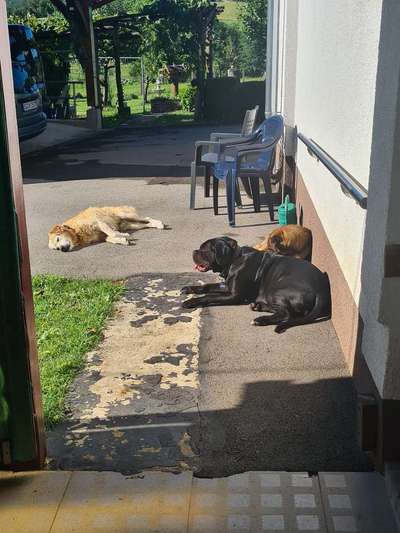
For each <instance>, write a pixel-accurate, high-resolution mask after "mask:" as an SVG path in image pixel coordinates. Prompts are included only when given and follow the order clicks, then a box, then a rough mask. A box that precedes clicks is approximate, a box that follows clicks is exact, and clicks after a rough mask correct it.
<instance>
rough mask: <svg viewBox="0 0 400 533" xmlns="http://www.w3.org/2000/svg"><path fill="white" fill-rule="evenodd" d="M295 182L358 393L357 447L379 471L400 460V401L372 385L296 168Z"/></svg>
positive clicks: (358, 333) (357, 331)
mask: <svg viewBox="0 0 400 533" xmlns="http://www.w3.org/2000/svg"><path fill="white" fill-rule="evenodd" d="M289 165H290V162H289ZM295 185H296V204H297V215H298V223H299V224H301V225H303V226H306V227H308V228H309V229H311V231H312V233H313V251H312V262H313V263H314V264H315V265H316V266H317V267H318V268H319V269H321V270H322V271H323V272H327V273H328V275H329V279H330V282H331V293H332V323H333V326H334V328H335V331H336V334H337V336H338V339H339V343H340V346H341V348H342V351H343V355H344V357H345V360H346V362H347V365H348V367H349V370H350V373H351V374H352V376H353V379H354V384H355V387H356V390H357V393H358V411H359V420H358V425H359V442H360V446H361V447H362V448H363V450H364V451H367V452H371V453H372V455H373V456H374V460H375V464H376V467H377V468H378V469H379V470H381V471H382V470H383V468H384V464H385V462H386V461H400V431H399V430H398V427H399V420H400V400H385V399H383V398H382V397H381V395H380V394H379V392H378V390H377V388H376V386H375V383H374V380H373V378H372V375H371V373H370V371H369V368H368V365H367V363H366V361H365V359H364V357H363V354H362V352H361V339H362V334H363V329H364V324H363V321H362V318H361V317H360V315H359V312H358V307H357V305H356V302H355V301H354V298H353V295H352V293H351V291H350V288H349V286H348V284H347V281H346V279H345V277H344V274H343V272H342V270H341V268H340V264H339V262H338V260H337V258H336V255H335V252H334V250H333V248H332V246H331V244H330V242H329V239H328V237H327V235H326V233H325V230H324V228H323V226H322V224H321V221H320V219H319V216H318V214H317V211H316V209H315V207H314V204H313V202H312V200H311V197H310V195H309V194H308V191H307V188H306V186H305V183H304V181H303V178H302V176H301V174H300V172H299V171H298V169H296V182H295Z"/></svg>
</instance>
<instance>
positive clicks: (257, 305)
mask: <svg viewBox="0 0 400 533" xmlns="http://www.w3.org/2000/svg"><path fill="white" fill-rule="evenodd" d="M249 307H250V309H251V310H252V311H259V310H260V309H259V304H258V303H256V302H252V303H251V304H250V305H249Z"/></svg>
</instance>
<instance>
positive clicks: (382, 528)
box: [0, 472, 398, 533]
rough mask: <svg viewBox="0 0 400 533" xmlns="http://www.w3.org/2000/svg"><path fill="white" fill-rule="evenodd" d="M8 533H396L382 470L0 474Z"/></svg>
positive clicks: (5, 531)
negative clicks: (223, 474)
mask: <svg viewBox="0 0 400 533" xmlns="http://www.w3.org/2000/svg"><path fill="white" fill-rule="evenodd" d="M0 508H1V516H0V524H1V531H2V533H50V532H51V533H74V532H76V533H80V532H85V533H92V532H93V533H94V532H99V531H104V532H107V533H133V532H137V533H167V532H171V533H201V532H204V531H208V532H209V533H228V532H233V531H235V532H239V533H240V532H241V533H244V532H247V533H261V532H270V533H272V532H277V531H279V532H281V533H295V532H309V531H313V532H314V533H340V532H359V533H397V532H398V530H397V528H396V524H395V520H394V516H393V511H392V508H391V506H390V503H389V500H388V497H387V493H386V490H385V484H384V480H383V478H382V477H381V476H380V475H379V474H375V473H361V474H360V473H358V474H354V473H334V474H332V473H320V474H318V475H313V476H311V477H310V476H309V475H308V474H307V473H301V472H300V473H292V474H289V473H286V472H246V473H243V474H240V475H237V476H232V477H228V478H223V479H217V478H215V479H196V478H194V477H193V476H192V474H191V473H190V472H186V473H183V474H179V475H173V474H165V473H160V472H147V473H145V474H143V475H140V476H130V477H124V476H122V475H120V474H116V473H111V472H72V473H71V472H36V473H35V472H32V473H23V474H4V473H3V474H0Z"/></svg>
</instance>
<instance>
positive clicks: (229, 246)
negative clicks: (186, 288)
mask: <svg viewBox="0 0 400 533" xmlns="http://www.w3.org/2000/svg"><path fill="white" fill-rule="evenodd" d="M238 251H239V246H238V243H237V242H236V241H235V240H234V239H230V238H229V237H219V238H216V239H209V240H208V241H205V242H203V244H202V245H201V246H200V248H199V249H198V250H194V252H193V261H194V263H195V269H196V270H198V271H199V272H207V271H208V270H212V271H213V272H220V273H222V274H227V273H228V270H229V267H230V266H231V264H232V262H233V260H234V259H235V257H236V256H237V254H238Z"/></svg>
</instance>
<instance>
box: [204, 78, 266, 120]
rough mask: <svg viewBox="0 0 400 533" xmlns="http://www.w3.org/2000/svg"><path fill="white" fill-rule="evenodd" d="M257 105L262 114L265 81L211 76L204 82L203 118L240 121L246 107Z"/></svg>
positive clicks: (260, 114) (261, 114)
mask: <svg viewBox="0 0 400 533" xmlns="http://www.w3.org/2000/svg"><path fill="white" fill-rule="evenodd" d="M256 105H259V106H260V111H259V116H263V115H264V109H265V82H263V81H245V82H243V83H241V82H240V81H239V80H238V79H237V78H213V79H208V80H207V82H206V90H205V118H206V119H207V120H210V121H215V122H220V123H224V124H233V123H238V122H242V120H243V117H244V114H245V112H246V110H247V109H251V108H253V107H254V106H256Z"/></svg>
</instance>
